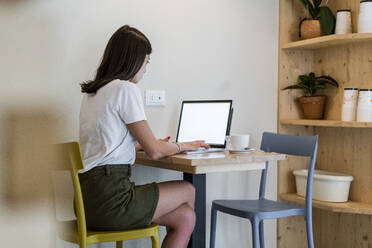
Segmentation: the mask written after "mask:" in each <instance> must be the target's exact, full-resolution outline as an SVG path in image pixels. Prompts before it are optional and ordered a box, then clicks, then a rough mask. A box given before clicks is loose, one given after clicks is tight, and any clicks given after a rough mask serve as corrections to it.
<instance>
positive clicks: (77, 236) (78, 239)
mask: <svg viewBox="0 0 372 248" xmlns="http://www.w3.org/2000/svg"><path fill="white" fill-rule="evenodd" d="M58 147H59V148H60V149H61V152H63V156H67V157H68V158H69V164H70V166H69V169H70V171H71V177H72V183H73V186H74V193H75V203H76V215H77V221H76V220H75V221H61V222H57V234H58V236H59V237H60V239H62V240H65V241H68V242H71V243H75V244H78V245H79V246H80V247H81V248H86V247H87V246H88V245H90V244H94V243H102V242H114V241H116V247H117V248H122V247H123V241H125V240H132V239H140V238H146V237H149V238H151V241H152V248H160V240H159V226H158V225H155V224H152V225H150V226H149V227H146V228H141V229H133V230H123V231H105V232H97V231H89V230H87V227H86V222H85V211H84V202H83V196H82V193H81V187H80V181H79V176H78V171H79V170H81V169H83V168H84V164H83V160H82V157H81V153H80V145H79V143H78V142H70V143H63V144H60V145H58ZM65 154H66V155H65Z"/></svg>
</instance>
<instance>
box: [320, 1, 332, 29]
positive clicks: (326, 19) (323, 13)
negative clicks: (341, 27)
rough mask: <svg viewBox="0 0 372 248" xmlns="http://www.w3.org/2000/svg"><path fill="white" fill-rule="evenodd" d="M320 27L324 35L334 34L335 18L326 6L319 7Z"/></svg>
mask: <svg viewBox="0 0 372 248" xmlns="http://www.w3.org/2000/svg"><path fill="white" fill-rule="evenodd" d="M320 25H321V26H322V30H323V32H324V33H325V34H332V33H333V32H334V29H335V16H334V15H333V13H332V11H331V10H330V9H329V8H328V7H326V6H322V7H320Z"/></svg>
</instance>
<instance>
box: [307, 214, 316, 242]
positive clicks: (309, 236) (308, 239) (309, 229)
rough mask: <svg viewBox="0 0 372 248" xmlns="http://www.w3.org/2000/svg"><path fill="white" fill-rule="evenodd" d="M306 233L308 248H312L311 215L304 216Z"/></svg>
mask: <svg viewBox="0 0 372 248" xmlns="http://www.w3.org/2000/svg"><path fill="white" fill-rule="evenodd" d="M306 233H307V245H308V248H314V238H313V220H312V216H311V215H307V216H306Z"/></svg>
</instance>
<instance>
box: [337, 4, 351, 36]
mask: <svg viewBox="0 0 372 248" xmlns="http://www.w3.org/2000/svg"><path fill="white" fill-rule="evenodd" d="M335 33H336V34H350V33H352V25H351V10H350V9H340V10H337V17H336V29H335Z"/></svg>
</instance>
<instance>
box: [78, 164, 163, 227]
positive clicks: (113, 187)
mask: <svg viewBox="0 0 372 248" xmlns="http://www.w3.org/2000/svg"><path fill="white" fill-rule="evenodd" d="M130 175H131V166H130V165H103V166H99V167H95V168H93V169H91V170H90V171H87V172H85V173H82V174H79V178H80V184H81V191H82V194H83V201H84V209H85V216H86V223H87V228H88V229H89V230H96V231H115V230H125V229H136V228H143V227H147V226H149V225H150V224H151V221H152V217H153V216H154V213H155V209H156V206H157V204H158V200H159V188H158V185H157V184H156V183H151V184H146V185H140V186H135V184H134V183H133V182H131V181H130V180H129V178H130Z"/></svg>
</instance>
